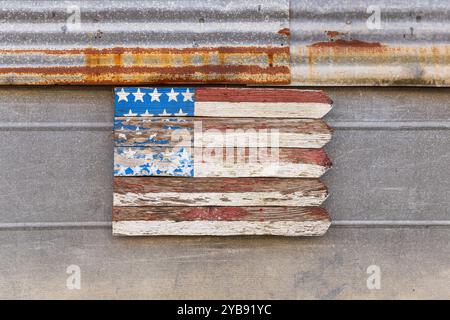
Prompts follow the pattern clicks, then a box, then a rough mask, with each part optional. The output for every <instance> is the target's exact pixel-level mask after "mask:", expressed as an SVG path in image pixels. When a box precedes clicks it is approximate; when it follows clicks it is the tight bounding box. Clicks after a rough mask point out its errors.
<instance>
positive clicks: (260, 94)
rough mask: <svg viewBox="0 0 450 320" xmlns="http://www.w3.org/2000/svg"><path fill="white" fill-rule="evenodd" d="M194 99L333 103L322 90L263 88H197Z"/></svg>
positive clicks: (204, 100) (199, 100)
mask: <svg viewBox="0 0 450 320" xmlns="http://www.w3.org/2000/svg"><path fill="white" fill-rule="evenodd" d="M195 101H197V102H202V101H203V102H206V101H210V102H214V101H215V102H225V101H226V102H315V103H328V104H331V103H333V101H332V100H331V99H330V98H329V97H328V96H327V95H326V94H325V93H323V92H322V91H305V90H297V89H265V88H197V89H196V91H195Z"/></svg>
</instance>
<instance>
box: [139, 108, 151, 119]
mask: <svg viewBox="0 0 450 320" xmlns="http://www.w3.org/2000/svg"><path fill="white" fill-rule="evenodd" d="M141 116H143V117H153V114H151V113H150V112H148V109H145V112H144V113H141Z"/></svg>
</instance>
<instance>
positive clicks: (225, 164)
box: [114, 147, 331, 178]
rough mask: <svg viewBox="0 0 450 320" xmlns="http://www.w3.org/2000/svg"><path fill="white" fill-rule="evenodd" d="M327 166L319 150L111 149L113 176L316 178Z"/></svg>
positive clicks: (325, 156)
mask: <svg viewBox="0 0 450 320" xmlns="http://www.w3.org/2000/svg"><path fill="white" fill-rule="evenodd" d="M212 151H214V152H215V153H214V154H212ZM330 166H331V162H330V160H329V159H328V157H327V155H326V154H325V152H324V151H323V150H322V149H298V148H297V149H290V148H281V149H277V150H272V149H270V148H267V149H266V148H264V149H262V148H223V149H222V148H215V147H214V148H189V147H181V148H180V147H117V148H114V175H115V176H184V177H306V178H318V177H320V176H322V175H323V174H324V173H325V172H326V171H327V170H328V169H329V168H330Z"/></svg>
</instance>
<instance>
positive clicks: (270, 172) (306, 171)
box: [194, 161, 327, 178]
mask: <svg viewBox="0 0 450 320" xmlns="http://www.w3.org/2000/svg"><path fill="white" fill-rule="evenodd" d="M326 170H327V168H325V167H324V166H320V165H317V164H303V163H281V162H280V163H234V164H231V165H226V164H223V163H202V162H200V161H194V177H283V178H295V177H297V178H319V177H321V176H322V175H323V174H324V173H325V171H326Z"/></svg>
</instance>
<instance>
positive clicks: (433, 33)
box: [290, 0, 450, 86]
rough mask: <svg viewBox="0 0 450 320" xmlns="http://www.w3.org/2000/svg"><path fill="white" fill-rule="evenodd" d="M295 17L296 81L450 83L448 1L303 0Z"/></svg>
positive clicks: (293, 8)
mask: <svg viewBox="0 0 450 320" xmlns="http://www.w3.org/2000/svg"><path fill="white" fill-rule="evenodd" d="M378 14H379V15H378ZM290 19H291V34H292V39H291V55H292V62H293V65H292V67H293V68H292V84H294V85H352V86H354V85H423V86H449V85H450V3H449V2H448V1H439V0H430V1H421V0H361V1H335V0H317V1H308V0H299V1H292V2H291V17H290ZM378 28H379V29H378Z"/></svg>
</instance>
